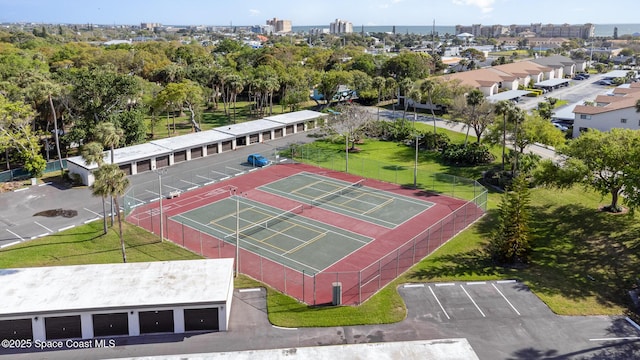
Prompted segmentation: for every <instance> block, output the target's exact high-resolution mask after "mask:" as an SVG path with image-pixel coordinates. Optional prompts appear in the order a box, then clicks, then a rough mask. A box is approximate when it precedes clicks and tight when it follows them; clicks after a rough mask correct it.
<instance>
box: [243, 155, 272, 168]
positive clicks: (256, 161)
mask: <svg viewBox="0 0 640 360" xmlns="http://www.w3.org/2000/svg"><path fill="white" fill-rule="evenodd" d="M247 162H248V163H249V164H251V165H252V166H258V167H262V166H267V165H269V160H267V158H266V157H264V156H262V155H260V154H251V155H249V157H248V158H247Z"/></svg>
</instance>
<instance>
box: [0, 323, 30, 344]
mask: <svg viewBox="0 0 640 360" xmlns="http://www.w3.org/2000/svg"><path fill="white" fill-rule="evenodd" d="M0 339H13V340H29V339H32V340H33V329H32V328H31V319H16V320H4V321H0Z"/></svg>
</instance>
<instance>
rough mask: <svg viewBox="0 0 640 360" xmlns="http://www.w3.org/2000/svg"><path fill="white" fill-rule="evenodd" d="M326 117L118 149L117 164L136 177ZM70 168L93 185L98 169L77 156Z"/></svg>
mask: <svg viewBox="0 0 640 360" xmlns="http://www.w3.org/2000/svg"><path fill="white" fill-rule="evenodd" d="M327 116H328V115H327V114H323V113H320V112H317V111H311V110H302V111H295V112H290V113H285V114H280V115H274V116H269V117H266V118H264V119H259V120H253V121H247V122H242V123H237V124H230V125H225V126H221V127H217V128H215V129H211V130H207V131H201V132H197V133H191V134H186V135H180V136H174V137H169V138H165V139H159V140H152V141H150V142H148V143H145V144H140V145H133V146H128V147H124V148H119V149H115V150H114V163H116V164H118V166H120V169H122V171H124V172H125V173H126V174H127V175H134V174H138V173H142V172H145V171H151V170H156V169H160V168H163V167H167V166H172V165H174V164H178V163H181V162H183V161H190V160H193V159H197V158H201V157H206V156H211V155H215V154H218V153H222V152H227V151H231V150H235V149H238V148H241V147H244V146H249V145H252V144H256V143H262V142H265V141H270V140H274V139H278V138H282V137H285V136H289V135H293V134H296V133H299V132H303V131H309V130H311V129H315V128H317V127H318V126H320V125H322V124H323V123H324V120H323V118H324V117H327ZM104 162H105V163H106V164H108V163H110V162H111V155H110V152H108V151H105V152H104ZM67 168H68V169H69V173H70V174H75V175H76V176H78V177H79V178H80V180H81V181H82V183H83V184H84V185H92V184H93V181H94V177H93V171H94V170H96V169H97V168H98V165H97V164H95V163H92V164H87V163H86V162H85V161H84V160H83V159H82V157H81V156H74V157H70V158H68V159H67Z"/></svg>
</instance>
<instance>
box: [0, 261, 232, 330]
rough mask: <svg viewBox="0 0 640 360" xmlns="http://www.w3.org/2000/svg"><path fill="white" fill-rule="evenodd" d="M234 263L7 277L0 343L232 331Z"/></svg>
mask: <svg viewBox="0 0 640 360" xmlns="http://www.w3.org/2000/svg"><path fill="white" fill-rule="evenodd" d="M232 296H233V259H214V260H184V261H164V262H142V263H124V264H98V265H74V266H52V267H36V268H15V269H2V270H0V298H1V299H2V306H1V307H0V338H3V339H31V340H42V341H45V340H52V339H79V338H81V339H91V338H95V337H102V336H136V335H140V334H152V333H184V332H189V331H226V330H227V327H228V324H229V314H230V311H231V299H232Z"/></svg>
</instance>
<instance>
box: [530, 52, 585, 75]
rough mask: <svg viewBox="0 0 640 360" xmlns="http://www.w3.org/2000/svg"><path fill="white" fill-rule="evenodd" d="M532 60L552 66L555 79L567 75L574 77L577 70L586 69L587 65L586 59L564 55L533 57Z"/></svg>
mask: <svg viewBox="0 0 640 360" xmlns="http://www.w3.org/2000/svg"><path fill="white" fill-rule="evenodd" d="M531 61H533V62H534V63H536V64H540V65H543V66H547V67H550V68H552V69H553V70H554V78H555V79H562V78H563V77H566V76H568V77H572V76H573V75H575V74H576V73H577V72H582V71H584V69H585V67H586V61H584V60H579V61H576V60H573V59H571V58H568V57H566V56H562V55H554V56H548V57H540V58H537V59H533V60H531ZM578 64H580V65H578Z"/></svg>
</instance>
